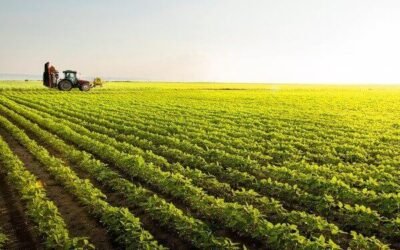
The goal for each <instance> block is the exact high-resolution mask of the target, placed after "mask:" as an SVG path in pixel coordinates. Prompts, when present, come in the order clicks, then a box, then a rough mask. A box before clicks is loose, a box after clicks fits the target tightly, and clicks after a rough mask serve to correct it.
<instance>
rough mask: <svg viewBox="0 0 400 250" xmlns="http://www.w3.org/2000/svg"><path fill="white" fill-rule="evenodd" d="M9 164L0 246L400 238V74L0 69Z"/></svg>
mask: <svg viewBox="0 0 400 250" xmlns="http://www.w3.org/2000/svg"><path fill="white" fill-rule="evenodd" d="M0 167H1V169H0V183H1V185H0V232H2V233H0V248H1V246H3V247H4V248H6V249H10V248H11V249H29V246H33V245H35V246H38V247H39V248H49V249H68V248H69V249H76V248H80V247H82V248H83V249H91V248H96V249H111V248H112V249H165V248H169V249H389V248H391V249H396V248H397V249H398V248H400V87H395V86H392V87H384V86H381V87H378V86H323V85H321V86H317V85H264V84H228V83H226V84H212V83H190V84H184V83H123V82H121V83H113V82H110V83H106V84H105V85H104V87H102V88H95V89H93V90H90V91H89V92H80V91H79V90H72V91H69V92H62V91H58V90H50V89H47V88H44V87H42V85H41V83H40V82H5V81H4V82H0ZM10 218H12V219H10ZM4 236H5V237H4ZM3 242H4V243H3Z"/></svg>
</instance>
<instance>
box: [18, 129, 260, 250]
mask: <svg viewBox="0 0 400 250" xmlns="http://www.w3.org/2000/svg"><path fill="white" fill-rule="evenodd" d="M25 132H26V133H27V134H28V135H29V137H31V138H33V139H34V140H36V141H37V142H38V143H40V144H41V145H42V146H45V147H46V149H47V150H48V151H49V152H50V153H51V154H52V155H54V156H56V157H58V158H62V157H61V155H60V154H59V153H58V152H57V151H56V150H53V149H52V148H51V147H49V146H48V145H47V146H46V145H44V143H42V142H41V140H40V138H38V137H37V136H36V135H34V134H32V133H30V132H28V131H25ZM74 146H76V147H77V148H79V145H74ZM96 158H97V157H96ZM97 159H99V158H97ZM63 160H64V161H65V162H66V163H67V165H69V166H71V167H73V169H74V171H75V172H76V173H77V174H78V175H79V177H80V178H86V179H89V180H90V181H91V182H92V183H93V184H94V185H95V186H96V187H97V188H99V189H101V190H102V192H103V193H105V194H106V195H107V198H108V201H109V202H110V203H111V204H112V205H115V206H123V207H128V208H129V209H130V210H131V211H132V212H133V213H134V214H135V215H136V216H137V217H139V218H140V220H141V222H142V224H143V227H144V228H145V229H146V230H148V231H149V232H150V233H151V234H152V235H153V236H154V237H155V238H156V239H157V241H159V242H160V243H161V244H163V245H164V246H167V247H169V248H171V249H193V247H191V246H190V243H188V242H185V241H184V240H182V239H180V238H179V236H177V235H176V234H175V233H174V232H171V230H169V229H167V228H165V227H163V226H161V225H158V224H157V223H154V221H153V220H152V219H151V218H150V217H149V216H148V215H147V214H146V213H145V212H144V211H142V210H141V209H139V208H137V207H134V206H132V205H130V204H126V202H125V201H124V198H123V197H120V196H118V194H115V193H113V191H111V190H108V189H106V188H105V187H104V185H103V184H101V183H98V182H97V181H96V180H95V179H94V178H92V177H91V176H89V175H88V174H86V173H85V172H82V171H80V170H78V168H77V167H74V166H73V164H70V163H69V162H68V160H66V159H63ZM105 162H106V161H105ZM106 163H108V164H109V162H106ZM110 167H111V168H112V169H113V170H115V171H116V172H118V173H119V174H121V175H122V177H124V178H125V179H128V180H130V181H132V182H133V183H138V184H140V185H142V186H144V187H146V188H149V190H153V191H156V193H157V195H158V196H160V197H162V198H164V199H165V200H166V201H168V202H172V203H173V204H174V205H175V206H176V207H178V208H180V209H181V210H183V211H184V212H185V213H187V214H188V215H191V216H194V217H197V218H200V219H202V220H203V221H205V222H206V223H209V225H211V226H212V228H214V229H216V231H215V234H216V235H217V236H223V237H228V238H231V239H233V240H234V241H235V242H238V243H240V244H244V245H246V247H247V248H248V249H260V247H261V245H260V244H259V242H255V241H253V240H252V239H249V238H247V237H243V236H239V235H237V234H235V233H233V232H230V231H229V230H225V229H224V228H221V226H220V225H216V224H214V223H212V222H211V221H208V219H207V218H202V216H198V215H197V216H196V213H192V211H191V210H190V209H189V208H188V207H187V206H186V205H185V204H184V203H182V202H181V201H180V200H177V199H175V198H174V197H171V196H170V195H167V194H162V193H159V192H158V191H159V190H158V189H157V188H155V187H153V186H149V185H148V184H147V183H144V182H143V181H141V180H139V179H138V178H133V177H131V176H129V175H127V174H126V173H124V172H123V171H121V170H120V169H119V168H117V167H115V166H113V165H112V164H110Z"/></svg>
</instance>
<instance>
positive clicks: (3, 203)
mask: <svg viewBox="0 0 400 250" xmlns="http://www.w3.org/2000/svg"><path fill="white" fill-rule="evenodd" d="M0 225H1V228H2V230H3V231H4V233H5V234H6V235H7V239H8V240H7V242H6V245H5V249H40V247H39V246H40V242H39V240H38V238H37V237H36V235H35V232H34V230H33V226H32V225H31V224H30V222H29V221H28V219H27V218H26V216H25V212H24V206H23V204H22V202H21V200H20V199H19V198H18V195H17V192H16V190H13V189H12V188H11V186H10V185H9V184H8V182H7V179H6V173H4V172H3V171H2V172H0Z"/></svg>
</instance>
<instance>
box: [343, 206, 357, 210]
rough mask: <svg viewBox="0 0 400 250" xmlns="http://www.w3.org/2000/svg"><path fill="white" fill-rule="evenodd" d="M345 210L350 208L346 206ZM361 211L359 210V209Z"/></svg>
mask: <svg viewBox="0 0 400 250" xmlns="http://www.w3.org/2000/svg"><path fill="white" fill-rule="evenodd" d="M345 209H348V207H347V206H346V208H345ZM358 210H359V209H358Z"/></svg>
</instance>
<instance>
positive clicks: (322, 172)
mask: <svg viewBox="0 0 400 250" xmlns="http://www.w3.org/2000/svg"><path fill="white" fill-rule="evenodd" d="M33 105H34V104H33ZM72 110H75V109H74V108H72ZM78 110H79V111H80V112H81V109H78ZM66 112H67V113H68V111H66ZM85 112H89V114H90V116H91V117H99V116H101V114H98V113H96V112H90V111H85ZM82 116H83V115H82ZM112 117H113V115H108V117H107V121H104V122H105V123H108V122H110V121H114V122H115V123H118V124H121V123H122V124H125V125H126V127H127V128H128V129H127V130H124V131H120V132H124V133H135V134H139V135H140V132H139V133H138V132H137V130H138V129H137V128H136V129H135V126H136V127H138V124H139V123H145V122H143V121H138V120H137V119H135V123H130V124H129V126H128V124H127V123H126V119H124V120H122V119H117V120H113V118H112ZM100 122H103V121H100ZM147 123H148V122H147ZM149 127H151V126H148V124H143V125H142V128H139V130H140V129H143V128H145V129H148V128H149ZM142 134H143V132H142ZM199 134H201V133H199ZM151 136H152V135H151V134H150V135H148V136H147V138H151ZM163 138H164V139H163V141H161V143H169V144H171V143H174V144H175V146H176V147H179V149H183V148H182V147H185V148H186V150H190V152H192V153H193V154H196V155H202V156H203V157H204V158H206V159H207V160H211V161H218V162H222V163H227V164H231V165H239V166H243V165H244V166H247V167H248V168H250V169H254V166H258V167H259V164H257V163H255V162H254V161H250V160H248V159H244V158H241V157H238V156H233V155H231V154H227V153H224V151H221V150H217V152H221V154H218V153H217V152H215V153H213V151H212V150H211V151H205V150H202V149H201V148H199V147H193V146H191V144H190V143H191V142H188V141H187V140H179V141H177V140H176V138H175V137H172V136H163ZM192 138H193V135H192ZM192 141H196V140H193V139H192ZM204 142H205V141H204V140H202V141H201V142H199V143H198V144H200V143H204ZM220 144H222V143H219V144H217V145H215V144H209V146H210V148H211V147H213V146H218V145H220ZM170 146H171V145H170ZM225 147H227V146H225ZM285 167H290V168H291V170H296V169H299V168H300V169H301V172H302V173H307V174H310V173H313V172H314V171H316V170H318V173H319V176H322V177H325V178H329V179H331V178H333V177H335V179H338V180H339V181H341V182H344V183H345V184H346V186H345V187H343V186H342V187H340V188H346V189H348V187H351V186H350V185H353V186H357V187H360V188H367V189H369V188H370V189H372V190H376V191H384V192H386V193H388V192H397V190H398V188H399V184H397V183H396V182H399V181H398V178H395V176H396V175H394V174H395V172H396V174H399V171H398V170H395V169H394V168H389V167H385V168H383V169H382V167H378V168H373V167H368V168H367V167H365V166H360V168H357V166H354V165H351V166H350V165H343V164H338V165H336V166H335V171H333V170H332V168H329V167H326V166H325V167H323V166H310V165H309V164H307V163H305V162H302V163H300V164H293V163H286V164H285ZM337 168H340V169H337ZM352 168H353V169H352ZM354 168H356V169H354ZM261 170H262V171H264V170H265V169H261ZM354 170H359V171H354ZM385 170H390V171H389V173H386V171H385ZM351 171H353V172H351ZM258 172H260V171H258ZM338 172H340V174H338ZM342 172H344V173H342ZM335 173H336V174H335ZM353 173H355V174H353ZM357 175H362V177H364V178H366V180H364V179H361V178H358V177H357ZM379 180H381V181H379ZM328 181H329V180H328ZM395 181H396V182H395ZM333 185H338V183H337V182H334V183H333ZM363 193H365V190H363Z"/></svg>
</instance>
